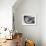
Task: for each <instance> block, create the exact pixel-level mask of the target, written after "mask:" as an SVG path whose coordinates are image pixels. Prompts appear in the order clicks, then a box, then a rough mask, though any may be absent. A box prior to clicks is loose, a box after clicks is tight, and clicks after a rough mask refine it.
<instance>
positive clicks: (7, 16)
mask: <svg viewBox="0 0 46 46" xmlns="http://www.w3.org/2000/svg"><path fill="white" fill-rule="evenodd" d="M15 2H16V0H0V27H7V28H9V29H11V28H12V6H13V4H14V3H15Z"/></svg>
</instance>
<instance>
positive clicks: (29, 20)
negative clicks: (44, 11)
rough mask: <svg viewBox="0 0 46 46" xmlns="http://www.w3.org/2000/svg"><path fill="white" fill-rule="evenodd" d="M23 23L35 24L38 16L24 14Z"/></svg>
mask: <svg viewBox="0 0 46 46" xmlns="http://www.w3.org/2000/svg"><path fill="white" fill-rule="evenodd" d="M22 21H23V22H22V23H23V25H35V24H36V16H31V15H24V16H23V20H22Z"/></svg>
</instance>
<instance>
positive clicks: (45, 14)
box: [40, 0, 46, 46]
mask: <svg viewBox="0 0 46 46" xmlns="http://www.w3.org/2000/svg"><path fill="white" fill-rule="evenodd" d="M40 23H41V41H42V46H46V0H42V1H41V19H40Z"/></svg>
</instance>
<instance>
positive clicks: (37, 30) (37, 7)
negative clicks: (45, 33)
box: [13, 0, 41, 46]
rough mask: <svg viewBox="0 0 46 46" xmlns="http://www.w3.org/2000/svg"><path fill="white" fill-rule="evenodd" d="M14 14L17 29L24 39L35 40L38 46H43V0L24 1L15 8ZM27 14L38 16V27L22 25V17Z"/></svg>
mask: <svg viewBox="0 0 46 46" xmlns="http://www.w3.org/2000/svg"><path fill="white" fill-rule="evenodd" d="M14 6H16V5H14ZM13 12H14V19H15V22H14V23H15V29H17V30H18V32H22V33H23V37H24V39H26V38H27V39H31V40H34V41H35V44H36V46H41V23H40V19H41V0H23V1H22V2H21V3H20V5H19V6H17V8H16V7H13ZM25 13H26V14H32V15H33V16H36V25H30V26H27V25H22V16H23V14H25Z"/></svg>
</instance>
